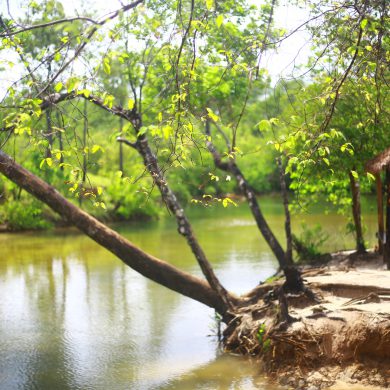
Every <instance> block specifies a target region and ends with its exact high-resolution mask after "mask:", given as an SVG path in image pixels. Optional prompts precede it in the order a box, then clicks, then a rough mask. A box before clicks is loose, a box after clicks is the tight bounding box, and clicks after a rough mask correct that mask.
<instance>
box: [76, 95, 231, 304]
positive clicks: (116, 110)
mask: <svg viewBox="0 0 390 390" xmlns="http://www.w3.org/2000/svg"><path fill="white" fill-rule="evenodd" d="M80 97H83V98H85V99H88V100H89V101H90V102H92V103H94V104H96V105H97V106H99V107H101V108H103V109H104V110H106V111H108V112H110V113H112V114H114V115H116V116H118V117H119V118H123V119H125V120H127V121H129V122H130V123H131V124H132V126H133V128H134V131H135V133H136V135H137V141H136V142H129V141H127V140H126V139H122V138H120V137H119V138H118V141H121V142H124V143H126V144H127V145H129V146H131V147H133V148H134V149H135V150H137V151H138V153H139V154H140V155H141V156H142V158H143V160H144V165H145V168H146V169H147V170H148V172H149V173H150V175H151V177H152V179H153V182H154V183H155V184H156V185H157V187H158V189H159V190H160V193H161V196H162V198H163V200H164V202H165V203H166V205H167V207H168V209H169V210H170V211H171V212H172V213H173V215H174V216H175V217H176V221H177V225H178V231H179V233H180V234H181V235H182V236H184V237H185V238H186V240H187V243H188V245H189V246H190V248H191V250H192V253H193V254H194V255H195V258H196V260H197V261H198V264H199V266H200V268H201V270H202V273H203V275H204V276H205V278H206V279H207V281H208V282H209V284H210V287H211V288H212V289H213V290H214V291H215V293H216V294H217V295H218V296H219V298H220V299H221V301H222V302H223V304H224V305H225V307H226V308H229V309H233V298H232V297H231V295H230V294H229V293H228V292H227V291H226V289H225V288H224V287H223V286H222V284H221V283H220V281H219V280H218V278H217V276H216V275H215V273H214V270H213V268H212V267H211V264H210V262H209V261H208V260H207V258H206V255H205V253H204V252H203V249H202V248H201V246H200V244H199V242H198V240H197V238H196V237H195V234H194V232H193V230H192V227H191V224H190V222H189V221H188V219H187V217H186V216H185V213H184V209H183V207H182V206H181V205H180V203H179V201H178V200H177V198H176V196H175V194H174V193H173V192H172V190H171V189H170V187H169V186H168V183H167V180H166V178H165V177H164V174H163V171H162V170H161V168H160V167H159V165H158V162H157V157H156V156H155V155H154V153H153V152H152V149H151V148H150V146H149V142H148V139H147V137H146V135H145V134H142V135H140V134H139V132H140V130H141V128H142V118H141V116H140V114H139V113H138V112H137V111H136V107H134V108H133V109H132V110H131V111H128V110H124V109H123V107H121V106H114V107H108V106H107V105H105V104H104V102H103V101H102V99H100V98H98V97H95V96H92V95H89V96H85V95H80Z"/></svg>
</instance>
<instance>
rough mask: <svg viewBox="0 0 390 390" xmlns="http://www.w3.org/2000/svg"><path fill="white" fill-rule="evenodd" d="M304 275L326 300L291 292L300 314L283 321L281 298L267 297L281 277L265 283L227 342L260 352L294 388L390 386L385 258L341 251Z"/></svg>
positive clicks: (293, 310) (272, 371)
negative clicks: (279, 304) (279, 305)
mask: <svg viewBox="0 0 390 390" xmlns="http://www.w3.org/2000/svg"><path fill="white" fill-rule="evenodd" d="M303 276H304V279H305V282H306V285H307V286H308V287H309V288H310V289H311V290H312V291H313V292H314V293H315V295H316V297H317V298H319V301H320V302H314V301H313V300H311V299H309V298H307V297H306V296H304V295H288V296H287V301H288V306H289V314H290V315H291V316H292V318H293V319H292V321H291V323H290V324H286V323H280V319H279V317H280V313H279V307H278V304H277V301H272V300H269V301H267V299H264V298H265V297H267V295H269V294H267V293H268V292H269V291H271V290H272V289H273V288H274V287H278V286H280V285H281V282H280V281H279V282H274V283H272V284H266V285H261V286H259V287H258V288H257V289H256V290H254V291H253V292H252V293H251V295H250V296H248V299H250V300H251V302H252V304H251V306H249V307H245V308H243V309H242V311H241V312H239V313H238V315H237V317H236V319H235V325H233V324H232V325H231V326H228V327H227V329H226V330H225V340H224V341H225V347H226V350H228V351H232V352H236V353H240V354H249V355H254V356H257V357H259V358H260V360H261V362H262V365H263V366H264V368H265V370H266V372H267V373H268V375H269V376H270V377H271V378H273V379H275V380H277V381H278V382H279V383H280V384H283V385H286V386H287V387H289V388H294V389H310V390H318V389H324V388H332V386H338V388H343V384H345V386H348V388H349V387H350V386H364V388H367V386H374V387H373V388H377V389H386V388H389V387H390V288H389V285H390V283H389V282H390V272H389V271H387V270H385V268H384V266H383V262H382V259H381V258H380V257H379V256H377V255H375V254H374V253H367V255H364V256H359V257H353V256H350V253H349V252H342V253H337V254H334V255H333V256H332V260H331V261H330V262H329V263H328V264H327V265H326V266H324V267H322V268H317V269H306V270H305V271H304V273H303ZM340 386H341V387H340Z"/></svg>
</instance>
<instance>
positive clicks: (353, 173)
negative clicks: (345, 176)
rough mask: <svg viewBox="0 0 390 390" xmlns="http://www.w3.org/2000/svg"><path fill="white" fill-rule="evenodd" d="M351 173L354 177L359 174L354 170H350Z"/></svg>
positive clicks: (356, 177) (357, 176)
mask: <svg viewBox="0 0 390 390" xmlns="http://www.w3.org/2000/svg"><path fill="white" fill-rule="evenodd" d="M351 175H352V176H353V177H354V178H355V179H359V175H358V173H357V172H356V171H351Z"/></svg>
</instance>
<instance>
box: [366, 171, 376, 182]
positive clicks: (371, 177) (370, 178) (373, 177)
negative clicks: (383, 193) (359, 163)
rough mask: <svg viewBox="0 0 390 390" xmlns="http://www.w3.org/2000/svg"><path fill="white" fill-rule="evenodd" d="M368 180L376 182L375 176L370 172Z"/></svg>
mask: <svg viewBox="0 0 390 390" xmlns="http://www.w3.org/2000/svg"><path fill="white" fill-rule="evenodd" d="M367 178H368V180H369V181H375V176H374V175H373V174H372V173H370V172H367Z"/></svg>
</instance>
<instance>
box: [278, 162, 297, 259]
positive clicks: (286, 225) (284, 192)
mask: <svg viewBox="0 0 390 390" xmlns="http://www.w3.org/2000/svg"><path fill="white" fill-rule="evenodd" d="M277 164H278V167H279V178H280V189H281V192H282V199H283V206H284V215H285V222H284V230H285V232H286V245H287V246H286V262H287V263H288V264H292V260H293V257H292V234H291V216H290V210H289V207H288V206H289V202H288V193H287V186H286V175H285V170H284V167H283V164H282V159H281V157H278V158H277Z"/></svg>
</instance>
